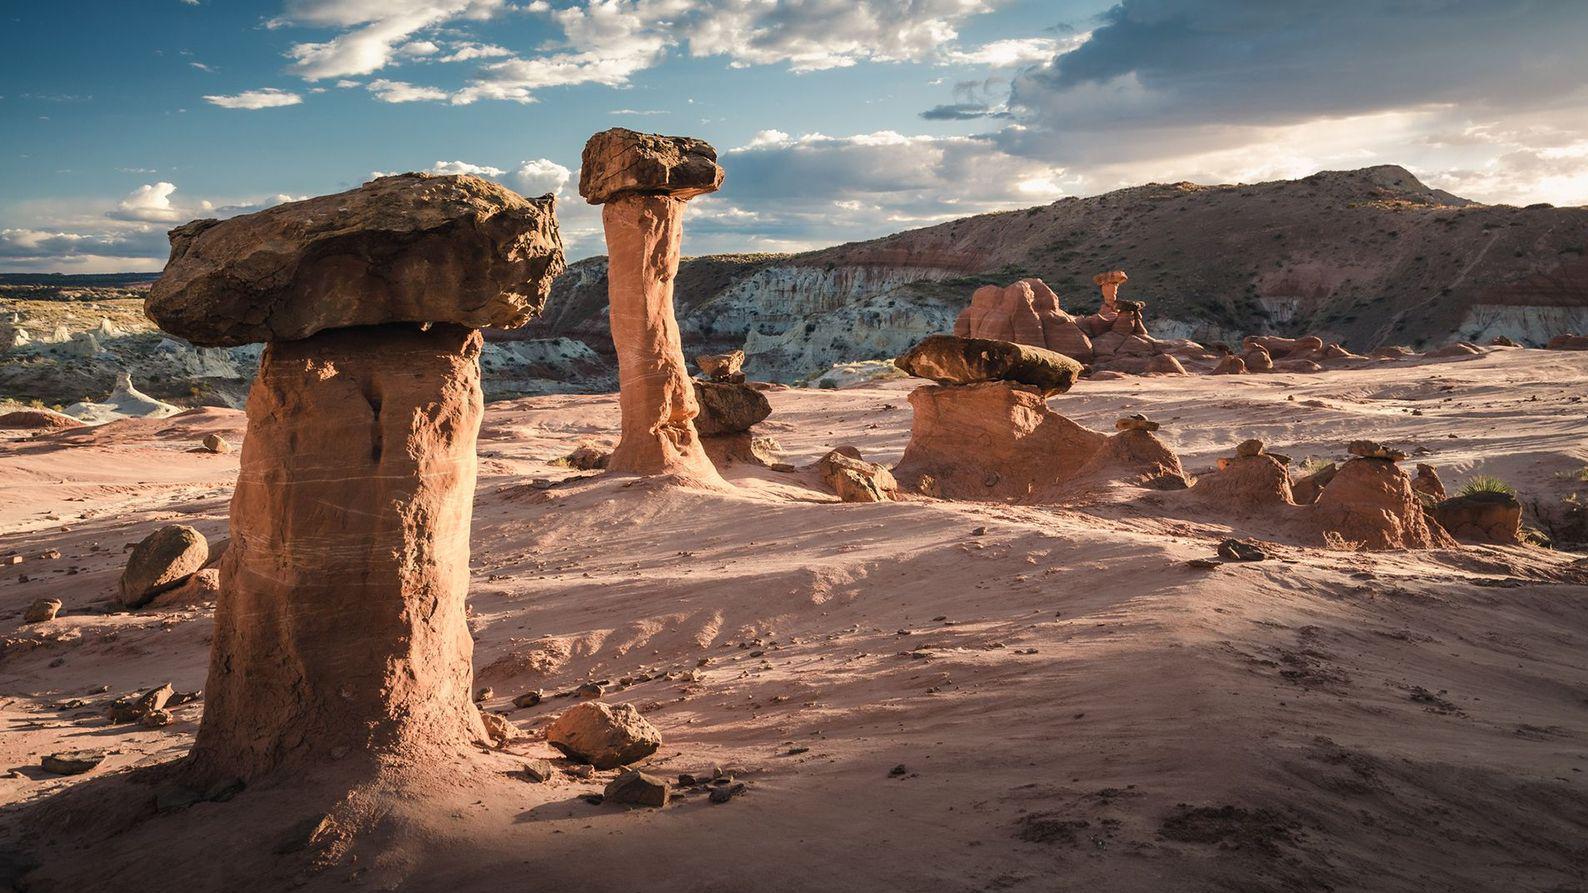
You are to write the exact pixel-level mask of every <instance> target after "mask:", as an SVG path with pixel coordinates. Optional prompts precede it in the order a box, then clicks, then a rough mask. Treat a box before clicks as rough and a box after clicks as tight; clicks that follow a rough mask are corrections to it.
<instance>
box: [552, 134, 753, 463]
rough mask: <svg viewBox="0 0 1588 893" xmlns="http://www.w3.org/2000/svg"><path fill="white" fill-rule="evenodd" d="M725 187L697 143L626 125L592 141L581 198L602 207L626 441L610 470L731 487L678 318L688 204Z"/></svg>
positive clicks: (709, 152) (710, 154)
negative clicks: (703, 431)
mask: <svg viewBox="0 0 1588 893" xmlns="http://www.w3.org/2000/svg"><path fill="white" fill-rule="evenodd" d="M721 185H722V168H721V167H719V166H718V165H717V153H716V150H715V149H713V148H712V147H711V146H710V145H708V144H707V143H705V142H704V141H702V140H697V139H692V138H690V137H674V136H659V135H656V134H645V133H636V132H634V131H632V130H625V129H623V128H621V127H619V128H614V129H612V130H607V131H603V132H601V133H598V134H596V135H595V136H592V137H591V138H590V140H589V142H587V143H586V144H585V147H584V155H583V158H582V160H581V166H580V169H579V194H580V195H581V196H583V197H584V199H585V200H586V201H588V202H589V203H590V204H593V205H601V206H602V208H601V221H602V225H603V227H604V229H605V231H606V241H607V257H608V267H607V297H608V302H609V304H610V311H609V312H610V316H611V328H612V343H613V346H614V347H615V348H616V349H617V358H618V388H619V397H618V402H619V406H620V408H621V411H622V426H623V433H622V437H621V438H620V440H619V441H618V445H617V447H616V448H615V449H614V450H613V451H612V458H611V460H610V461H609V462H608V464H607V467H608V469H609V470H611V471H619V472H629V473H633V474H649V475H676V476H678V477H679V479H680V480H683V481H688V482H693V483H699V484H705V485H709V486H725V484H724V482H723V481H722V478H721V477H720V476H719V475H718V474H717V470H716V468H715V467H714V466H713V465H712V462H711V459H710V457H708V456H707V454H706V450H705V448H704V447H703V446H702V445H701V443H700V437H699V434H698V433H697V431H696V429H695V424H694V419H695V417H696V416H697V415H698V414H699V412H700V406H699V403H698V402H697V400H696V399H695V391H694V386H693V385H692V384H691V382H690V378H689V371H688V368H687V367H686V365H685V361H684V349H683V345H682V343H681V341H680V340H679V334H678V320H677V318H676V316H675V315H674V311H673V279H674V277H676V276H677V275H678V251H679V243H680V240H681V239H682V236H683V211H684V202H685V201H687V200H689V199H691V198H693V197H695V196H697V195H703V194H705V193H708V192H715V191H716V190H717V188H718V187H720V186H721Z"/></svg>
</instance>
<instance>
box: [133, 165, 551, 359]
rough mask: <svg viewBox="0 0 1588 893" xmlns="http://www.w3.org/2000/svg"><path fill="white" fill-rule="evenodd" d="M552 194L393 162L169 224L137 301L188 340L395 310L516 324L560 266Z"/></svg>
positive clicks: (380, 317)
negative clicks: (339, 187) (294, 193)
mask: <svg viewBox="0 0 1588 893" xmlns="http://www.w3.org/2000/svg"><path fill="white" fill-rule="evenodd" d="M555 204H556V200H555V199H554V198H552V197H551V196H546V197H544V198H538V199H528V198H524V197H523V196H521V195H518V194H517V193H515V192H510V191H509V190H507V189H504V188H502V187H501V186H498V185H496V184H495V183H492V182H490V181H489V180H482V179H480V178H479V177H468V176H433V175H430V174H400V175H398V176H393V177H381V178H379V179H377V180H371V181H370V182H368V183H365V184H364V185H363V186H360V187H359V188H357V189H353V190H350V191H348V192H342V193H338V194H336V195H325V196H320V197H319V198H311V199H308V200H306V201H301V202H288V203H287V204H283V205H277V206H275V207H273V208H270V209H268V210H265V211H260V212H258V213H256V214H248V215H246V216H243V217H233V218H232V219H230V220H227V221H224V222H223V221H219V220H195V221H193V222H192V223H188V224H184V225H182V226H179V227H177V228H176V229H174V230H172V231H171V260H170V261H169V262H168V263H167V264H166V268H165V273H164V274H163V275H161V277H160V280H159V281H158V282H156V283H155V284H154V286H153V287H151V288H150V289H149V297H148V300H147V301H145V303H144V312H145V314H147V315H148V317H149V318H150V319H151V320H153V321H154V323H155V325H158V326H159V327H160V328H162V329H164V330H165V331H167V332H170V333H172V334H175V335H180V336H181V337H183V338H186V339H187V340H188V341H191V342H193V343H194V344H198V345H203V346H207V347H221V346H233V345H239V344H250V343H254V342H260V341H284V340H292V339H297V338H307V337H309V336H310V335H313V334H314V333H316V332H320V331H324V330H325V329H334V328H342V327H346V326H366V325H382V324H385V323H394V322H415V323H439V322H450V323H457V324H458V325H463V326H469V327H473V328H479V327H485V326H491V327H497V328H515V327H517V326H521V325H523V324H524V323H526V322H528V321H529V320H530V319H531V318H533V317H535V316H536V315H538V314H539V313H540V311H541V309H542V308H543V307H544V306H545V303H546V296H547V295H548V294H549V293H550V288H551V280H552V279H553V278H555V277H556V276H557V274H558V273H560V272H562V268H563V259H562V240H561V238H560V237H559V236H558V233H557V222H556V218H555V214H554V210H555Z"/></svg>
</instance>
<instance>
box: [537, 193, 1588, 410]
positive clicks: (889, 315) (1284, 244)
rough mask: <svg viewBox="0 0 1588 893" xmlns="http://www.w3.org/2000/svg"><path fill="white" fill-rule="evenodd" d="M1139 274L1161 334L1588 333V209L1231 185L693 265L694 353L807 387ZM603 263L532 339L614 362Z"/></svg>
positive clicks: (1379, 336) (1081, 202)
mask: <svg viewBox="0 0 1588 893" xmlns="http://www.w3.org/2000/svg"><path fill="white" fill-rule="evenodd" d="M1113 268H1122V269H1125V270H1127V271H1129V273H1130V282H1129V284H1127V285H1126V286H1125V288H1124V292H1123V294H1124V295H1125V296H1128V297H1130V298H1132V299H1136V300H1145V301H1147V302H1148V305H1149V309H1148V313H1147V318H1148V321H1149V324H1150V325H1151V326H1152V328H1153V331H1154V333H1155V334H1157V335H1159V336H1160V337H1189V338H1195V339H1198V340H1203V341H1228V342H1232V343H1233V342H1236V341H1238V340H1239V339H1240V337H1241V336H1243V335H1246V334H1251V333H1259V332H1270V333H1275V334H1282V335H1298V334H1303V333H1308V334H1318V335H1320V336H1322V337H1324V338H1326V339H1329V340H1336V341H1340V342H1342V343H1344V344H1345V345H1346V346H1347V347H1350V348H1351V349H1353V350H1356V351H1359V352H1366V351H1369V350H1372V349H1373V348H1375V347H1378V346H1380V345H1383V344H1402V343H1404V344H1411V345H1418V346H1425V347H1426V346H1432V345H1438V344H1441V343H1444V342H1448V341H1452V340H1457V339H1466V340H1487V339H1490V338H1493V337H1496V336H1500V335H1504V336H1506V337H1509V338H1511V339H1513V340H1515V341H1517V342H1519V343H1524V344H1535V345H1541V344H1542V343H1543V342H1544V341H1546V340H1548V338H1549V337H1550V336H1552V335H1556V334H1559V333H1561V332H1565V331H1579V332H1580V331H1585V330H1588V208H1554V207H1550V206H1547V205H1535V206H1530V207H1527V208H1515V207H1509V206H1488V205H1479V204H1476V203H1473V202H1470V201H1467V200H1465V199H1462V198H1459V197H1457V196H1454V195H1451V194H1450V193H1448V192H1444V191H1442V190H1438V189H1431V188H1429V187H1427V186H1425V185H1424V184H1423V183H1421V182H1419V181H1418V180H1417V178H1416V177H1414V176H1412V174H1411V173H1409V172H1408V171H1406V170H1405V169H1404V168H1400V167H1395V166H1381V167H1373V168H1365V169H1362V170H1357V171H1325V172H1323V173H1319V174H1315V175H1313V176H1311V177H1306V178H1304V179H1300V180H1279V181H1274V182H1270V183H1257V184H1250V185H1235V186H1199V185H1195V184H1192V183H1174V184H1149V185H1146V186H1139V187H1133V188H1130V189H1121V190H1118V191H1115V192H1110V193H1106V194H1104V195H1098V196H1093V197H1090V198H1066V199H1061V200H1059V201H1057V202H1054V203H1053V204H1050V205H1045V206H1042V207H1036V208H1028V209H1026V210H1022V211H1009V212H1003V213H998V214H984V215H981V216H978V217H968V218H964V219H961V220H955V221H951V222H948V223H942V224H938V225H936V226H931V227H926V228H924V229H918V230H911V231H909V232H904V233H898V234H896V235H892V236H886V237H884V238H880V239H875V240H872V241H869V242H858V243H853V244H848V245H841V246H837V247H834V248H828V249H823V250H821V251H814V252H808V253H805V254H797V255H732V256H717V257H700V258H689V259H685V261H684V262H683V265H682V266H681V267H680V270H679V275H678V288H677V300H678V314H679V323H680V325H681V327H682V329H683V333H684V339H685V342H686V343H685V348H686V352H696V351H703V350H716V349H725V348H732V347H743V348H744V349H745V352H746V353H747V354H748V355H749V358H748V360H747V362H746V370H747V371H749V372H750V373H751V374H752V375H755V376H757V377H763V378H770V379H774V380H783V381H793V380H799V379H803V378H807V377H809V376H812V375H816V374H819V373H820V372H821V371H823V370H824V369H826V368H827V367H828V366H830V365H832V364H833V363H839V362H848V361H856V360H866V359H875V358H880V357H887V356H893V355H896V354H897V353H899V352H900V351H902V350H903V349H904V348H905V347H908V346H909V345H910V344H912V343H914V342H915V341H916V340H918V339H919V338H920V337H921V336H922V335H925V334H929V333H931V332H937V331H947V330H948V328H949V325H950V324H951V323H952V321H953V318H954V316H955V315H956V314H957V313H958V312H959V310H960V309H962V308H963V307H964V306H965V304H966V303H968V302H969V300H970V293H971V292H972V291H973V290H974V289H975V287H976V286H977V285H981V284H985V283H997V284H1007V283H1009V282H1012V281H1014V280H1016V279H1019V278H1022V277H1026V276H1037V277H1040V278H1042V279H1043V280H1044V281H1046V282H1047V283H1048V285H1049V286H1051V287H1052V288H1053V289H1054V290H1055V291H1056V292H1057V293H1058V295H1059V299H1060V301H1061V303H1062V304H1063V306H1064V307H1065V309H1066V310H1070V311H1083V312H1085V311H1091V310H1093V309H1095V308H1096V306H1097V304H1098V297H1097V290H1096V286H1094V285H1093V284H1092V281H1091V278H1092V276H1093V274H1095V273H1097V272H1098V271H1099V270H1106V269H1113ZM604 269H605V267H604V261H603V260H602V259H599V258H596V259H591V260H587V261H583V262H581V263H577V264H574V265H572V266H571V267H569V269H568V272H567V273H565V274H563V276H562V277H561V278H560V279H559V280H558V281H557V283H556V286H555V287H554V288H553V292H552V299H551V306H550V307H549V308H548V309H547V311H546V314H545V316H544V317H543V319H542V320H541V321H540V322H538V323H537V324H536V325H535V327H534V328H533V330H532V331H531V332H530V333H528V334H529V335H530V337H542V338H544V337H557V336H568V337H576V338H582V339H584V340H587V341H588V342H589V343H590V345H591V346H592V347H593V348H594V349H595V350H596V351H598V352H602V351H608V350H610V347H608V346H607V345H608V344H609V341H608V339H607V334H606V319H605V316H606V279H605V274H604Z"/></svg>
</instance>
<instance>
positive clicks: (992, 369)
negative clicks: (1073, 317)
mask: <svg viewBox="0 0 1588 893" xmlns="http://www.w3.org/2000/svg"><path fill="white" fill-rule="evenodd" d="M894 365H896V366H898V367H899V368H900V369H903V370H904V371H905V372H908V373H909V374H911V375H913V376H915V377H917V378H929V379H931V380H933V381H935V382H937V383H939V384H948V385H964V384H976V383H979V382H989V381H1007V382H1014V383H1017V384H1023V385H1029V386H1030V387H1032V388H1034V389H1036V390H1037V391H1038V392H1039V393H1041V394H1042V395H1043V396H1044V397H1046V396H1048V395H1050V394H1062V393H1063V392H1065V391H1068V390H1069V389H1070V386H1071V385H1073V384H1075V379H1077V378H1079V377H1080V375H1081V371H1082V367H1081V364H1080V363H1077V362H1076V361H1075V360H1072V359H1070V358H1069V357H1067V356H1064V355H1063V354H1060V353H1055V352H1054V351H1051V350H1045V349H1043V348H1040V347H1032V346H1029V345H1025V344H1015V343H1013V342H1010V341H995V340H992V339H989V338H961V337H959V336H957V335H929V336H927V337H926V338H924V339H922V340H921V342H920V343H918V344H916V345H915V346H914V347H912V348H910V349H909V350H908V351H906V352H905V354H904V355H903V356H901V357H899V358H898V359H896V360H894Z"/></svg>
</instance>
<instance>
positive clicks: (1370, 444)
mask: <svg viewBox="0 0 1588 893" xmlns="http://www.w3.org/2000/svg"><path fill="white" fill-rule="evenodd" d="M1350 451H1351V453H1352V454H1353V455H1354V456H1356V457H1357V458H1354V459H1351V460H1349V461H1347V462H1346V463H1345V464H1344V465H1341V466H1340V469H1339V471H1338V472H1336V473H1335V475H1334V477H1333V479H1331V480H1330V481H1329V484H1328V486H1326V487H1324V488H1323V490H1322V492H1320V493H1319V494H1318V500H1317V502H1315V503H1314V504H1313V506H1312V513H1313V514H1312V517H1313V519H1314V521H1315V523H1316V524H1317V527H1318V529H1319V531H1320V532H1322V534H1323V535H1324V538H1325V540H1326V541H1328V542H1332V543H1338V544H1341V545H1345V546H1348V547H1352V548H1360V549H1369V550H1373V551H1384V550H1388V549H1442V548H1450V547H1453V546H1455V544H1456V543H1455V540H1453V539H1451V538H1450V535H1449V534H1448V533H1446V532H1445V531H1444V529H1443V528H1441V527H1440V526H1439V524H1438V523H1437V522H1434V521H1431V520H1430V519H1429V517H1428V515H1427V513H1426V512H1424V511H1423V506H1422V503H1421V502H1420V501H1419V500H1418V499H1417V493H1416V492H1415V491H1414V490H1412V480H1411V478H1410V477H1408V476H1407V475H1406V472H1404V471H1402V470H1401V469H1400V466H1398V465H1396V464H1395V463H1396V461H1398V460H1397V459H1396V458H1394V457H1395V456H1397V455H1400V456H1401V458H1404V455H1402V454H1400V453H1399V451H1398V450H1392V449H1390V448H1388V447H1385V446H1383V445H1381V444H1378V443H1376V442H1374V441H1369V440H1359V441H1353V442H1352V443H1351V446H1350Z"/></svg>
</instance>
